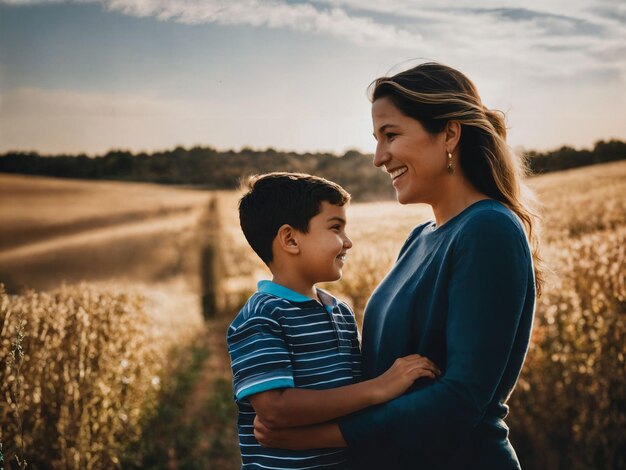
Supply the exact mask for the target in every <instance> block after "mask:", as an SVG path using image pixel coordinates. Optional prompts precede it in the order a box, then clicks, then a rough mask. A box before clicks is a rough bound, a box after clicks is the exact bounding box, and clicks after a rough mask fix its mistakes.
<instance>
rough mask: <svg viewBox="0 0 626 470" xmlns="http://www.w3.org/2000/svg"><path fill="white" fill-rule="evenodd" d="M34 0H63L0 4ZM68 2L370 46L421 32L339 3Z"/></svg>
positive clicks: (405, 44)
mask: <svg viewBox="0 0 626 470" xmlns="http://www.w3.org/2000/svg"><path fill="white" fill-rule="evenodd" d="M2 3H4V4H9V5H35V4H52V3H63V2H62V1H60V0H0V4H2ZM65 3H76V4H78V3H99V4H101V5H102V6H103V7H104V8H105V9H107V10H109V11H117V12H121V13H123V14H125V15H129V16H136V17H154V18H157V19H159V20H161V21H174V22H178V23H185V24H208V23H216V24H221V25H235V24H237V25H249V26H257V27H267V28H285V29H289V30H293V31H302V32H307V33H314V34H324V35H330V36H334V37H338V38H341V39H345V40H348V41H350V42H353V43H355V44H359V45H367V46H381V47H394V48H400V49H406V48H411V49H414V48H415V47H416V45H419V44H421V43H422V42H423V38H422V36H421V35H420V34H418V33H415V32H410V31H407V30H404V29H402V28H399V27H397V26H395V25H392V24H384V23H380V22H377V21H375V20H374V19H372V18H370V17H367V16H354V15H349V14H348V13H346V11H345V10H343V9H342V8H338V7H332V8H328V7H323V8H320V7H316V6H314V5H313V4H311V3H298V4H291V3H287V2H286V1H282V0H237V1H229V0H205V1H200V0H74V1H68V2H65Z"/></svg>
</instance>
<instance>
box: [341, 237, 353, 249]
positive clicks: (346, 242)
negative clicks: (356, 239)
mask: <svg viewBox="0 0 626 470" xmlns="http://www.w3.org/2000/svg"><path fill="white" fill-rule="evenodd" d="M343 246H344V247H345V248H346V250H349V249H350V248H352V240H350V239H349V238H348V236H347V235H346V236H345V237H344V239H343Z"/></svg>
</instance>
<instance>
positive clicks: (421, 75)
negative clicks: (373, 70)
mask: <svg viewBox="0 0 626 470" xmlns="http://www.w3.org/2000/svg"><path fill="white" fill-rule="evenodd" d="M370 95H371V101H372V102H374V101H376V100H377V99H379V98H383V97H385V98H388V99H389V100H391V102H392V103H393V104H394V105H395V106H396V107H397V108H398V109H399V110H400V111H401V112H402V113H403V114H404V115H406V116H408V117H411V118H413V119H415V120H417V121H419V122H420V124H421V125H422V126H423V127H424V129H426V131H427V132H429V133H430V134H431V135H435V134H438V133H440V132H442V131H443V130H444V129H445V127H446V124H447V123H448V122H449V121H457V122H458V123H459V124H460V125H461V138H460V141H459V153H460V165H461V169H462V170H463V173H464V174H465V176H466V177H467V178H468V180H469V181H470V182H471V183H472V184H473V185H474V187H476V189H478V190H479V191H480V192H482V193H483V194H485V195H487V196H489V197H490V198H493V199H496V200H498V201H500V202H502V203H503V204H505V205H506V206H507V207H509V208H510V209H511V210H512V211H513V212H515V214H517V216H518V217H519V218H520V219H521V220H522V222H523V224H524V228H525V230H526V235H527V237H528V240H529V244H530V246H531V251H532V256H533V264H534V270H535V283H536V288H537V295H540V294H541V288H542V286H543V281H544V277H543V271H544V266H543V262H542V259H541V256H540V253H539V230H540V229H539V216H538V214H537V212H536V211H535V210H534V209H533V203H534V202H535V198H534V195H533V193H532V191H531V190H530V189H529V188H528V187H527V186H526V184H525V183H524V177H525V176H526V172H527V168H526V162H525V160H524V159H523V158H520V157H518V156H516V155H515V154H514V153H513V151H512V150H511V149H510V147H509V146H508V145H507V143H506V126H505V124H504V113H502V112H501V111H496V110H490V109H487V108H486V107H485V106H484V105H483V103H482V101H481V99H480V96H479V95H478V91H477V90H476V87H475V86H474V84H473V83H472V82H471V81H470V79H469V78H467V77H466V76H465V75H463V74H462V73H461V72H459V71H458V70H455V69H453V68H451V67H447V66H445V65H441V64H438V63H434V62H428V63H424V64H420V65H418V66H416V67H413V68H412V69H409V70H407V71H404V72H400V73H398V74H396V75H393V76H392V77H381V78H378V79H376V80H374V82H372V84H371V85H370Z"/></svg>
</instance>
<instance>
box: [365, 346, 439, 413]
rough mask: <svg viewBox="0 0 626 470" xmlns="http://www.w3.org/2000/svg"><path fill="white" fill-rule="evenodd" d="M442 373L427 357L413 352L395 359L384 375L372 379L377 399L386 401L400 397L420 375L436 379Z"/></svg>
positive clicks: (382, 401)
mask: <svg viewBox="0 0 626 470" xmlns="http://www.w3.org/2000/svg"><path fill="white" fill-rule="evenodd" d="M440 374H441V371H440V370H439V368H438V367H437V366H436V365H435V364H433V363H432V362H431V361H430V360H429V359H428V358H427V357H424V356H420V355H419V354H411V355H409V356H405V357H401V358H398V359H396V360H395V362H394V363H393V365H392V366H391V367H390V368H389V369H387V371H386V372H384V373H383V374H382V375H379V376H378V377H376V378H375V379H372V380H371V383H372V385H373V386H374V387H375V388H374V393H376V397H377V400H378V401H379V402H380V403H384V402H386V401H389V400H393V399H394V398H396V397H399V396H400V395H402V394H403V393H404V392H406V391H407V389H408V388H409V387H410V386H411V385H413V382H415V380H417V379H418V378H420V377H429V378H431V379H434V378H436V377H438V376H439V375H440Z"/></svg>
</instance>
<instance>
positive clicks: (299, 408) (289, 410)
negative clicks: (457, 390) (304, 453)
mask: <svg viewBox="0 0 626 470" xmlns="http://www.w3.org/2000/svg"><path fill="white" fill-rule="evenodd" d="M439 373H440V372H439V370H438V369H437V367H436V366H435V365H434V364H433V363H432V362H430V361H429V360H428V359H427V358H426V357H423V356H419V355H417V354H413V355H410V356H406V357H402V358H399V359H397V360H396V361H395V362H394V364H393V365H392V366H391V368H389V370H387V371H386V372H385V373H384V374H382V375H380V376H379V377H376V378H375V379H372V380H368V381H365V382H359V383H356V384H352V385H346V386H344V387H337V388H331V389H327V390H311V389H304V388H282V389H273V390H267V391H264V392H261V393H257V394H254V395H251V396H249V397H248V398H249V400H250V403H251V404H252V406H253V407H254V410H255V412H256V414H257V417H258V418H259V420H260V421H262V422H263V424H264V425H265V426H267V427H268V428H270V429H274V428H286V427H295V426H304V425H309V424H316V423H324V422H326V421H330V420H332V419H335V418H338V417H340V416H345V415H348V414H351V413H354V412H355V411H359V410H362V409H363V408H367V407H369V406H373V405H378V404H380V403H384V402H386V401H389V400H391V399H393V398H395V397H397V396H399V395H401V394H402V393H404V392H405V391H406V390H407V389H408V388H409V387H410V386H411V385H412V384H413V382H414V381H415V380H416V379H417V378H419V377H430V378H435V377H436V376H437V375H438V374H439Z"/></svg>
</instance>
